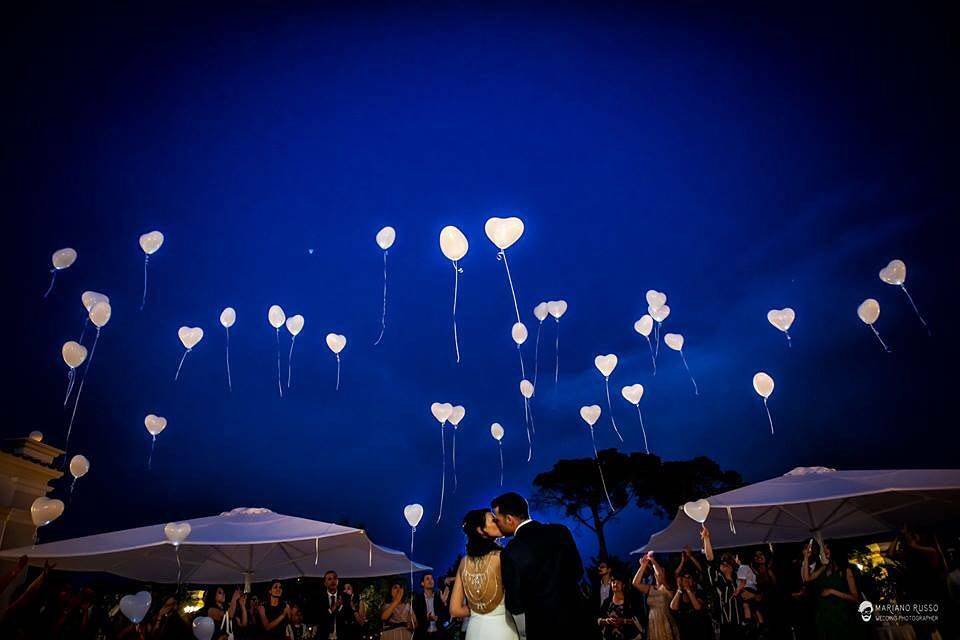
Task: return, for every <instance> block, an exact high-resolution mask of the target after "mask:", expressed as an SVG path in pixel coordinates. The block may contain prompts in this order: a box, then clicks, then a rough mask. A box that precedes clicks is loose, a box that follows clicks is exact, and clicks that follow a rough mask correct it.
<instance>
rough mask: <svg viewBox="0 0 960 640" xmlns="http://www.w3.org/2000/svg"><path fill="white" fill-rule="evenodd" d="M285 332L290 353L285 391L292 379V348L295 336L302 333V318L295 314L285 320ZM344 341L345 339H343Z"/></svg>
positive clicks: (295, 339) (288, 355)
mask: <svg viewBox="0 0 960 640" xmlns="http://www.w3.org/2000/svg"><path fill="white" fill-rule="evenodd" d="M286 325H287V331H289V332H290V353H288V354H287V389H289V388H290V381H291V380H292V378H293V346H294V345H295V344H296V343H297V336H298V335H300V332H301V331H303V316H301V315H300V314H297V315H295V316H290V317H289V318H287V322H286ZM344 341H346V339H344Z"/></svg>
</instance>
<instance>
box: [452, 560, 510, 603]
mask: <svg viewBox="0 0 960 640" xmlns="http://www.w3.org/2000/svg"><path fill="white" fill-rule="evenodd" d="M460 579H461V581H462V582H463V592H464V594H465V595H466V596H467V602H468V603H469V604H470V610H471V611H474V612H476V613H481V614H484V613H490V612H491V611H493V610H494V609H496V608H497V605H499V604H500V602H502V601H503V583H502V582H501V580H500V552H499V551H493V552H491V553H488V554H487V555H485V556H483V557H480V558H472V557H470V556H466V557H464V559H463V563H462V564H461V565H460Z"/></svg>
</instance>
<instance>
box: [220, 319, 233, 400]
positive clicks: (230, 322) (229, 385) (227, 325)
mask: <svg viewBox="0 0 960 640" xmlns="http://www.w3.org/2000/svg"><path fill="white" fill-rule="evenodd" d="M236 321H237V312H236V310H235V309H234V308H233V307H227V308H225V309H224V310H223V311H221V312H220V324H222V325H223V329H224V331H226V332H227V389H229V390H230V391H231V392H232V391H233V379H232V378H231V376H230V327H232V326H233V324H234V323H235V322H236Z"/></svg>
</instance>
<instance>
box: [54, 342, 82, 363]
mask: <svg viewBox="0 0 960 640" xmlns="http://www.w3.org/2000/svg"><path fill="white" fill-rule="evenodd" d="M60 353H61V355H62V356H63V361H64V362H65V363H66V364H67V366H68V367H70V368H71V369H76V368H77V367H79V366H80V365H81V364H83V361H84V360H86V359H87V348H86V347H85V346H83V345H82V344H80V343H79V342H74V341H73V340H69V341H67V342H64V343H63V348H62V349H60Z"/></svg>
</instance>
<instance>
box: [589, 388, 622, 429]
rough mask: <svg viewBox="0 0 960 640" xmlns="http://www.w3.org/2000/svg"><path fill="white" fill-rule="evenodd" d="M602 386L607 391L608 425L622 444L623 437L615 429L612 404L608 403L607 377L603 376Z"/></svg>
mask: <svg viewBox="0 0 960 640" xmlns="http://www.w3.org/2000/svg"><path fill="white" fill-rule="evenodd" d="M603 386H604V388H605V389H606V390H607V409H608V410H609V411H610V424H612V425H613V432H614V433H616V434H617V437H618V438H620V442H623V436H622V435H620V430H619V429H617V421H616V419H614V417H613V404H612V403H611V402H610V378H609V377H607V376H604V378H603ZM591 433H592V431H591Z"/></svg>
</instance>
